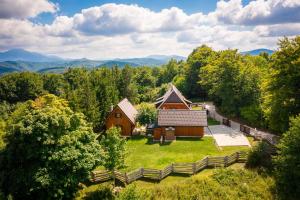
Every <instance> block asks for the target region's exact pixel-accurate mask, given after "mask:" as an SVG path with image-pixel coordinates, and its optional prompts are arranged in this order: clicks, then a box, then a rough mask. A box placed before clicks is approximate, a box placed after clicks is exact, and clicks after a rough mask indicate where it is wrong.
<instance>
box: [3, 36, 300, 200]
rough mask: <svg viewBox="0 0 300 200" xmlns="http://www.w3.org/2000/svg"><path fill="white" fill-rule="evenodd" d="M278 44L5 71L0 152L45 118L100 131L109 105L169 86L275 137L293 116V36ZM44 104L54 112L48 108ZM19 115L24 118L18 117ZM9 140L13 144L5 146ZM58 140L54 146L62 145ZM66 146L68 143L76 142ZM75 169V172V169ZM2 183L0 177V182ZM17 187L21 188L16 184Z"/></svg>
mask: <svg viewBox="0 0 300 200" xmlns="http://www.w3.org/2000/svg"><path fill="white" fill-rule="evenodd" d="M278 45H279V46H278V50H277V51H275V52H274V53H273V54H272V55H268V54H267V53H262V54H260V55H258V56H251V55H241V54H240V53H239V52H238V51H237V50H231V49H228V50H222V51H215V50H213V49H212V48H210V47H208V46H206V45H202V46H200V47H198V48H196V49H194V50H193V52H192V53H191V54H190V55H189V56H188V58H187V60H186V61H176V60H170V61H169V62H168V63H167V64H165V65H163V66H158V67H148V66H140V67H132V66H125V67H124V68H119V67H118V66H115V67H101V68H95V69H92V70H91V69H85V68H70V69H68V70H66V71H65V72H64V73H62V74H51V73H45V74H42V73H34V72H21V73H9V74H5V75H3V76H1V77H0V147H1V148H2V149H4V150H3V151H7V149H6V147H5V146H6V145H8V144H9V145H8V146H9V148H12V147H13V145H20V144H21V142H24V141H25V140H24V141H23V140H21V139H19V140H20V141H19V140H18V141H16V138H12V137H13V136H12V133H17V135H18V134H20V135H22V134H25V135H26V134H27V133H28V134H29V132H30V131H32V130H37V131H40V130H42V128H43V127H39V124H38V123H42V122H43V119H45V120H46V119H47V120H48V121H47V120H46V121H47V123H49V124H48V125H49V126H48V127H52V124H56V123H58V124H59V126H57V127H59V128H61V129H63V130H68V131H75V129H79V130H88V132H93V133H94V132H95V133H101V132H102V131H103V130H104V122H105V119H106V116H107V114H108V113H109V111H110V109H111V106H113V105H115V104H116V103H118V101H119V100H121V99H122V98H125V97H127V98H128V99H129V100H130V101H131V102H132V103H134V104H140V103H143V102H154V101H155V99H156V98H158V97H159V96H161V95H163V94H164V93H165V91H166V90H167V89H168V83H170V82H172V83H173V84H175V85H176V86H177V87H178V89H179V90H181V91H182V93H183V94H184V95H185V96H186V97H187V98H189V99H191V100H192V101H197V102H199V101H213V102H214V104H215V105H216V106H217V108H218V110H219V112H221V113H223V114H225V115H226V116H228V117H231V118H235V119H238V120H241V121H244V122H245V123H248V124H249V125H252V126H255V127H259V128H263V129H267V130H269V131H271V132H273V133H276V134H278V135H281V134H282V133H284V132H286V131H287V130H288V129H289V122H290V119H292V118H293V117H296V116H297V115H298V114H299V113H300V59H299V58H300V37H299V36H298V37H295V38H292V39H288V38H283V39H281V40H280V41H279V42H278ZM49 94H50V95H49ZM37 98H38V99H37ZM36 99H37V100H36ZM30 100H32V101H30ZM33 100H35V101H33ZM32 102H33V103H32ZM49 107H50V108H52V109H53V110H51V111H49V109H48V108H49ZM35 108H39V109H38V111H36V110H35ZM76 113H83V115H82V114H80V115H79V114H76ZM24 115H26V117H30V118H28V119H25V117H24ZM57 115H63V116H64V117H65V118H64V119H65V121H63V122H61V121H59V119H56V118H55V116H57ZM49 116H51V117H50V118H49ZM40 120H41V121H40ZM294 123H296V122H294ZM20 124H22V126H24V127H22V126H21V125H20ZM24 124H25V125H26V124H32V126H31V129H30V130H27V129H26V128H25V127H26V126H25V125H24ZM62 124H63V125H62ZM67 125H68V126H67ZM41 126H42V125H41ZM298 126H299V125H298ZM53 127H56V126H54V125H53ZM74 127H75V128H74ZM25 129H26V130H25ZM90 129H91V130H90ZM16 130H18V131H19V132H18V131H17V132H16ZM51 134H52V133H51V132H49V135H51ZM87 135H88V133H86V132H85V133H84V134H81V135H78V138H79V140H87V141H85V142H86V143H85V142H82V145H83V146H84V145H87V144H88V141H90V140H91V141H92V140H93V139H95V137H96V136H95V135H91V136H87ZM45 137H46V136H45ZM53 137H56V136H55V135H54V136H53ZM89 137H91V138H89ZM5 138H6V139H5ZM83 138H85V139H83ZM87 138H89V139H87ZM12 141H14V142H16V143H15V144H13V145H12V144H10V142H12ZM45 141H47V142H50V143H51V141H48V140H47V139H45ZM64 142H65V141H60V143H61V144H62V145H63V144H64ZM72 142H74V144H75V143H76V141H75V139H74V141H73V140H72ZM6 143H7V144H6ZM31 145H33V146H34V144H31ZM82 148H86V149H87V150H86V151H87V152H86V153H87V155H88V154H89V153H92V152H96V150H95V148H96V147H90V146H89V147H88V148H87V147H82ZM5 149H6V150H5ZM50 150H51V149H50ZM11 151H12V150H11ZM51 151H52V150H51ZM53 151H55V150H53ZM14 153H16V152H14ZM60 153H61V154H62V152H60ZM96 155H97V153H95V156H96ZM60 156H61V157H60ZM60 158H61V159H67V158H64V157H63V155H57V157H55V158H52V159H54V160H55V159H57V162H59V159H60ZM93 158H94V157H93ZM0 162H1V161H0ZM24 162H25V161H24ZM91 162H92V163H88V162H87V163H85V164H86V166H88V167H86V168H85V169H90V168H91V166H94V165H95V163H97V162H98V161H97V159H95V158H94V159H91ZM278 162H280V160H278ZM2 163H3V160H2ZM14 164H16V163H10V165H14ZM51 165H53V163H51ZM78 168H79V169H81V166H80V165H79V164H78ZM83 168H84V167H83ZM20 173H21V172H20ZM39 173H42V174H43V173H44V172H43V171H41V172H39ZM82 173H83V174H79V175H78V176H79V177H84V175H85V174H84V173H86V172H82ZM45 174H47V173H46V172H45ZM2 175H3V174H2ZM41 177H43V178H45V180H48V179H47V177H44V176H41ZM27 178H28V177H27ZM24 179H26V177H25V178H24ZM2 181H3V180H2ZM75 182H76V180H75ZM3 184H4V183H3V182H1V179H0V185H3ZM14 184H17V183H14ZM50 184H51V182H50ZM30 187H31V186H28V187H27V186H26V187H23V189H24V188H25V189H28V190H30ZM58 187H59V186H58ZM16 188H18V189H20V191H22V187H20V185H18V187H17V186H16ZM40 188H42V186H36V188H35V189H36V190H39V189H40ZM25 189H24V190H25ZM10 192H11V191H10ZM25 193H26V191H24V194H25ZM21 197H23V196H20V198H21ZM56 197H57V196H56ZM53 198H55V196H54V197H53Z"/></svg>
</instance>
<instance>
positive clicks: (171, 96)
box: [155, 83, 192, 108]
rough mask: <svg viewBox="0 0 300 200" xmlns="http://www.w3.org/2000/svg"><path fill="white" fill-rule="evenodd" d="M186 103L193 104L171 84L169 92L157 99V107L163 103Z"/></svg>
mask: <svg viewBox="0 0 300 200" xmlns="http://www.w3.org/2000/svg"><path fill="white" fill-rule="evenodd" d="M165 102H167V103H184V104H186V105H187V107H188V104H191V103H192V102H191V101H189V100H187V99H186V98H185V97H184V96H183V95H182V94H181V92H180V91H179V90H178V89H177V88H176V87H175V86H174V85H173V84H172V83H171V84H170V88H169V90H168V91H167V92H166V93H165V94H164V95H163V96H162V97H159V98H158V99H156V102H155V105H156V107H158V108H159V107H160V106H161V105H162V104H163V103H165Z"/></svg>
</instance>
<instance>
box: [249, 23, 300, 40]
mask: <svg viewBox="0 0 300 200" xmlns="http://www.w3.org/2000/svg"><path fill="white" fill-rule="evenodd" d="M254 31H255V32H256V33H257V34H258V35H259V36H263V37H280V36H295V35H300V23H293V24H275V25H270V26H257V27H255V28H254Z"/></svg>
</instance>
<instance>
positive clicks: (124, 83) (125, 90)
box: [118, 65, 138, 103]
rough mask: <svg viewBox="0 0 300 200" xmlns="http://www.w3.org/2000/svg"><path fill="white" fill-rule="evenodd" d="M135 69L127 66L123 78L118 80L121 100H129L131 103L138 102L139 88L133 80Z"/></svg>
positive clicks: (122, 73) (123, 70)
mask: <svg viewBox="0 0 300 200" xmlns="http://www.w3.org/2000/svg"><path fill="white" fill-rule="evenodd" d="M133 75H134V72H133V69H132V68H131V67H129V66H128V65H126V66H125V67H124V69H122V72H121V76H120V78H119V80H118V90H119V93H120V97H121V99H123V98H127V99H129V101H130V102H133V103H135V102H137V101H138V99H137V86H136V83H135V81H134V79H133Z"/></svg>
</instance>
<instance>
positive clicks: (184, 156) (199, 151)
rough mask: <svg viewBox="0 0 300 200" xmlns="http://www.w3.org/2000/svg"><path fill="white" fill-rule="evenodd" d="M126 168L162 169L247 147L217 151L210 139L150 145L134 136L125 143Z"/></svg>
mask: <svg viewBox="0 0 300 200" xmlns="http://www.w3.org/2000/svg"><path fill="white" fill-rule="evenodd" d="M126 147H127V155H126V160H125V164H126V168H125V169H124V171H131V170H134V169H137V168H140V167H144V168H155V169H162V168H164V167H165V166H167V165H169V164H171V163H172V162H194V161H197V160H200V159H202V158H204V157H205V156H209V155H211V156H222V155H229V154H231V153H234V152H236V151H240V150H248V149H249V148H248V147H224V148H222V150H221V149H218V148H217V147H216V145H215V144H214V140H213V138H212V137H203V138H202V139H197V138H180V139H178V138H177V140H176V141H173V142H171V143H168V144H164V145H161V144H159V143H157V142H155V143H152V142H151V141H149V140H148V139H147V138H145V137H142V136H136V137H133V138H131V139H129V140H128V141H127V144H126Z"/></svg>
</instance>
